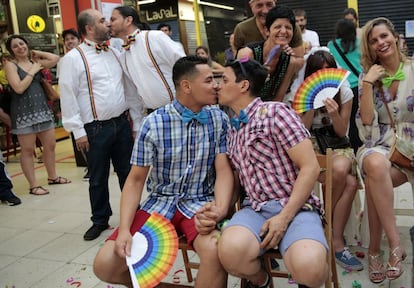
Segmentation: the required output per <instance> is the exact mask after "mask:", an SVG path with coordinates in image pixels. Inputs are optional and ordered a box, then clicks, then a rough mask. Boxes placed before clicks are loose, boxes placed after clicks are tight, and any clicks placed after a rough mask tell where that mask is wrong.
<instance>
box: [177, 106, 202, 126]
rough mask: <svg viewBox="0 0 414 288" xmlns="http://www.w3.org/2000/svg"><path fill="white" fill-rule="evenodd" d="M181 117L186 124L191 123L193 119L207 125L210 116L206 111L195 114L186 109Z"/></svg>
mask: <svg viewBox="0 0 414 288" xmlns="http://www.w3.org/2000/svg"><path fill="white" fill-rule="evenodd" d="M181 116H182V117H183V122H184V123H187V122H190V121H191V120H193V119H195V120H197V121H198V122H200V123H201V124H207V122H208V114H207V112H206V111H204V110H201V111H200V112H198V113H193V112H192V111H191V110H189V109H184V112H183V114H182V115H181Z"/></svg>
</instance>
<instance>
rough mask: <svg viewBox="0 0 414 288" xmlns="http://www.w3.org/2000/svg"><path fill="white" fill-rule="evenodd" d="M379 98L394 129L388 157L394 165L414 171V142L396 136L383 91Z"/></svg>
mask: <svg viewBox="0 0 414 288" xmlns="http://www.w3.org/2000/svg"><path fill="white" fill-rule="evenodd" d="M381 98H382V102H384V105H385V108H386V109H387V114H388V117H390V122H391V128H392V129H393V130H394V143H393V144H392V145H391V148H390V154H389V156H388V159H389V160H390V161H391V162H392V163H394V164H395V165H397V166H399V167H401V168H405V169H408V170H410V171H413V172H414V144H413V142H412V141H408V140H405V139H403V138H402V137H399V136H398V133H397V129H396V127H395V121H394V117H392V115H391V111H390V108H389V107H388V103H387V102H386V101H385V96H384V93H383V92H382V93H381Z"/></svg>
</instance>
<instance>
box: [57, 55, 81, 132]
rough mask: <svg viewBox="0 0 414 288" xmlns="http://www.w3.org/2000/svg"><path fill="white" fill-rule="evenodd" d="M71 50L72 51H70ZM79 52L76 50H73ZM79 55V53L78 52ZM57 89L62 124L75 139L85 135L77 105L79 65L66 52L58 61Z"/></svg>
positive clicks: (78, 99)
mask: <svg viewBox="0 0 414 288" xmlns="http://www.w3.org/2000/svg"><path fill="white" fill-rule="evenodd" d="M71 52H72V51H71ZM71 52H70V53H71ZM74 52H76V53H78V54H79V52H78V51H74ZM79 57H81V56H80V54H79ZM59 65H60V75H59V91H60V105H61V109H62V122H63V123H62V124H63V127H64V128H65V130H66V131H68V132H73V134H74V136H75V139H78V138H80V137H83V136H86V131H85V129H84V128H83V126H84V123H83V121H82V118H81V112H80V107H79V102H78V101H80V98H79V95H78V94H79V85H80V81H79V72H78V71H79V67H83V65H82V66H80V65H81V63H79V65H77V61H76V59H74V57H70V55H69V54H66V55H65V56H64V57H63V58H62V59H61V62H60V64H59Z"/></svg>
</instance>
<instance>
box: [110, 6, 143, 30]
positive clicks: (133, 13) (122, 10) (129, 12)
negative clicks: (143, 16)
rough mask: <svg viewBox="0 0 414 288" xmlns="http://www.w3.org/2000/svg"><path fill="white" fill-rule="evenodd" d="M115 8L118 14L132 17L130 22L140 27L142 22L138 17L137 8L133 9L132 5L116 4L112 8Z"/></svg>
mask: <svg viewBox="0 0 414 288" xmlns="http://www.w3.org/2000/svg"><path fill="white" fill-rule="evenodd" d="M114 9H115V10H118V12H119V14H121V15H122V17H124V18H127V17H132V23H133V24H134V25H135V26H136V27H137V28H139V29H142V28H143V27H142V22H141V20H140V19H139V15H138V12H137V10H135V9H134V8H132V7H129V6H118V7H115V8H114Z"/></svg>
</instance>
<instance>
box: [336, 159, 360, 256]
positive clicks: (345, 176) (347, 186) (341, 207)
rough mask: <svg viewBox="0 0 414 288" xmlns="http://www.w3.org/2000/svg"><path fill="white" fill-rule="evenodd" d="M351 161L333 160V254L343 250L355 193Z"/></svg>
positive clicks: (354, 178) (355, 186)
mask: <svg viewBox="0 0 414 288" xmlns="http://www.w3.org/2000/svg"><path fill="white" fill-rule="evenodd" d="M351 165H352V163H351V161H350V160H349V159H348V158H346V157H344V156H339V155H338V156H335V157H334V159H333V185H332V190H333V191H332V208H333V209H332V211H334V213H333V222H332V225H333V244H334V249H335V252H341V251H343V250H344V247H345V243H344V238H343V235H344V230H345V225H346V223H347V222H348V219H349V215H350V213H351V209H352V203H353V201H354V198H355V194H356V191H357V181H356V177H355V176H353V175H351V174H350V173H351Z"/></svg>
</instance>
